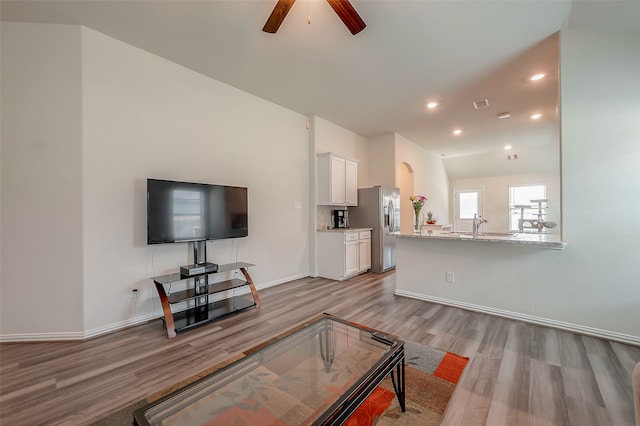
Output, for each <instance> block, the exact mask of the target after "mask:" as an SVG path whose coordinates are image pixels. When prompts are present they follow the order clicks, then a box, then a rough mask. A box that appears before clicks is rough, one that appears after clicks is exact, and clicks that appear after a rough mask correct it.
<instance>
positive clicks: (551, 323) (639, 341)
mask: <svg viewBox="0 0 640 426" xmlns="http://www.w3.org/2000/svg"><path fill="white" fill-rule="evenodd" d="M395 294H396V295H397V296H404V297H410V298H412V299H419V300H424V301H426V302H433V303H438V304H441V305H447V306H453V307H456V308H461V309H466V310H469V311H475V312H481V313H485V314H489V315H494V316H497V317H502V318H508V319H513V320H517V321H523V322H527V323H530V324H536V325H541V326H544V327H551V328H557V329H560V330H566V331H570V332H572V333H577V334H583V335H587V336H592V337H599V338H601V339H607V340H612V341H616V342H621V343H626V344H629V345H634V346H640V337H638V336H631V335H628V334H622V333H616V332H614V331H607V330H601V329H598V328H592V327H585V326H583V325H578V324H572V323H569V322H563V321H556V320H551V319H547V318H542V317H536V316H534V315H527V314H521V313H519V312H511V311H505V310H502V309H495V308H491V307H488V306H481V305H474V304H471V303H465V302H460V301H457V300H450V299H443V298H440V297H434V296H427V295H425V294H420V293H414V292H411V291H405V290H396V291H395Z"/></svg>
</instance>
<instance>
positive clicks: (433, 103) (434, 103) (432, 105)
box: [427, 102, 438, 109]
mask: <svg viewBox="0 0 640 426" xmlns="http://www.w3.org/2000/svg"><path fill="white" fill-rule="evenodd" d="M437 106H438V103H437V102H429V103H428V104H427V108H429V109H434V108H435V107H437Z"/></svg>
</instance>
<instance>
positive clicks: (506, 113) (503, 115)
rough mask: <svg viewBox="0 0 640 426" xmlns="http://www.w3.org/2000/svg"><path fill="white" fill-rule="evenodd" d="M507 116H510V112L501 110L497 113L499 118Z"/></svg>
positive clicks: (502, 118)
mask: <svg viewBox="0 0 640 426" xmlns="http://www.w3.org/2000/svg"><path fill="white" fill-rule="evenodd" d="M509 117H511V113H510V112H501V113H500V114H498V118H499V119H500V120H504V119H505V118H509Z"/></svg>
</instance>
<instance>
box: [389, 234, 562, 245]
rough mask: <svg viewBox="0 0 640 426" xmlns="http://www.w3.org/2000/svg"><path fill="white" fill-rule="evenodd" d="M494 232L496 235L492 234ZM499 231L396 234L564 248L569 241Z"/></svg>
mask: <svg viewBox="0 0 640 426" xmlns="http://www.w3.org/2000/svg"><path fill="white" fill-rule="evenodd" d="M491 234H494V235H491ZM495 234H497V233H486V234H483V233H480V234H479V235H477V236H475V235H472V234H469V233H459V232H431V233H429V232H424V231H423V232H422V233H420V234H404V233H397V234H396V236H397V237H400V238H418V239H428V240H449V241H459V242H471V243H494V244H513V245H526V246H536V247H539V248H546V249H553V250H564V248H565V247H566V245H567V243H566V242H565V241H562V240H561V239H560V236H558V235H550V234H533V233H514V234H512V235H508V234H507V233H505V234H504V235H495Z"/></svg>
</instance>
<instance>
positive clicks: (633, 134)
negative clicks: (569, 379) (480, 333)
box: [396, 30, 640, 344]
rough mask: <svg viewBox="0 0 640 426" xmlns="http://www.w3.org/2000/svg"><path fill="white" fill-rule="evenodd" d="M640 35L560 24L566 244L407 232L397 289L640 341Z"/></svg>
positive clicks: (401, 244) (399, 256)
mask: <svg viewBox="0 0 640 426" xmlns="http://www.w3.org/2000/svg"><path fill="white" fill-rule="evenodd" d="M639 46H640V38H639V37H638V36H637V35H623V34H614V33H604V32H588V31H581V30H565V31H562V33H561V34H560V78H561V116H562V129H561V132H562V133H561V134H562V181H563V189H562V197H563V199H562V205H563V234H564V239H565V240H566V241H567V242H568V246H567V248H566V249H565V250H563V251H555V250H544V249H536V248H531V247H514V246H512V245H496V244H489V243H473V242H456V241H436V240H430V241H425V240H417V239H411V238H404V239H402V240H403V241H399V244H398V253H397V259H398V265H397V273H396V282H397V289H398V293H400V294H402V293H404V294H410V295H413V296H414V297H419V298H423V299H427V300H436V301H440V302H444V303H450V304H453V305H459V306H465V307H469V308H473V309H479V310H485V311H488V312H494V313H495V312H502V313H507V314H510V315H513V316H516V317H521V318H523V319H533V320H536V321H540V322H542V323H547V324H550V325H555V326H561V327H567V328H569V329H574V330H576V331H580V332H585V333H592V334H595V335H601V336H604V337H609V338H614V339H620V340H624V341H628V342H632V343H635V344H640V321H638V313H639V312H640V286H639V285H638V283H639V282H640V277H639V274H638V268H637V262H638V253H640V243H639V242H640V225H639V222H638V218H640V202H639V201H638V199H637V194H640V143H639V141H638V135H640V119H639V118H640V110H639V109H638V90H637V88H638V87H640V47H639ZM447 271H452V272H455V277H456V282H455V284H453V285H452V284H447V283H446V282H445V276H446V272H447Z"/></svg>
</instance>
